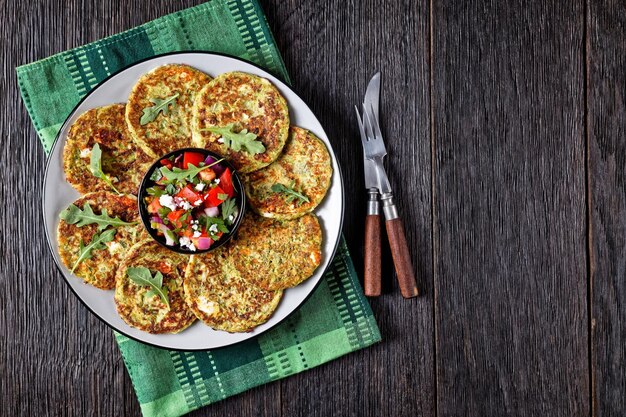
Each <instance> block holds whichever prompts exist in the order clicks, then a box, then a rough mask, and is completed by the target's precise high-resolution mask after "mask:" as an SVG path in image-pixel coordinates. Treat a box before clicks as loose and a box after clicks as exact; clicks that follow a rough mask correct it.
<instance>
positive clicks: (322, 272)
mask: <svg viewBox="0 0 626 417" xmlns="http://www.w3.org/2000/svg"><path fill="white" fill-rule="evenodd" d="M177 55H204V56H206V57H210V56H219V57H224V58H227V59H232V60H235V61H240V62H242V63H244V64H246V65H251V66H253V67H255V68H256V69H257V70H259V71H261V72H262V73H265V76H266V77H268V78H270V79H271V80H270V81H272V83H274V84H278V86H279V87H280V88H281V89H286V90H289V91H290V92H291V93H292V94H294V95H295V96H296V97H298V98H299V99H300V100H301V101H302V102H303V103H304V105H305V106H306V109H307V110H308V111H309V112H310V114H311V115H312V116H313V117H314V118H315V120H316V121H317V123H318V124H319V125H320V128H321V129H322V132H321V133H322V134H323V136H324V137H325V138H326V140H325V141H324V143H325V145H326V146H327V147H328V150H329V153H330V155H331V159H332V162H334V165H335V166H334V167H333V168H334V170H333V171H334V172H333V176H335V174H336V178H335V179H334V180H338V182H339V188H340V199H341V211H340V214H339V226H338V233H337V239H336V241H335V242H334V245H333V248H332V250H331V251H330V253H329V256H328V261H327V263H326V265H325V267H324V269H323V270H318V271H315V275H317V274H318V272H319V277H318V278H317V282H316V283H315V285H314V286H313V287H311V289H310V290H309V292H308V294H307V295H306V296H305V297H304V298H303V299H302V300H301V301H300V302H299V304H298V305H297V306H295V307H294V308H293V309H292V310H291V311H290V312H289V313H287V314H286V315H285V316H284V317H282V318H281V319H279V320H277V321H276V323H273V324H272V325H271V326H268V327H267V328H265V329H263V330H262V331H260V332H258V333H255V334H251V335H250V337H247V338H245V339H242V340H238V341H235V342H233V343H227V344H223V345H218V346H206V347H198V348H190V347H182V348H181V347H176V346H172V345H160V344H158V343H154V342H150V341H146V340H141V339H140V338H138V337H136V336H133V335H131V334H129V333H128V332H127V331H124V330H122V329H120V328H118V327H116V326H115V325H114V324H112V323H110V322H109V321H107V319H105V318H104V317H102V316H101V315H100V314H98V313H97V312H96V311H95V310H94V308H92V306H90V305H89V303H88V302H87V300H85V299H84V298H83V297H81V296H80V295H79V294H78V292H77V291H76V290H75V289H74V287H73V285H72V284H71V283H70V279H79V278H77V277H75V276H68V275H66V273H65V272H64V266H62V265H61V264H60V263H59V262H60V261H59V259H58V256H56V254H55V251H54V243H53V239H52V237H51V236H50V233H49V227H48V226H49V225H48V222H47V219H46V192H45V189H46V184H47V181H48V173H49V169H50V165H51V163H52V160H53V158H52V157H51V156H52V155H53V154H54V153H55V150H56V148H57V146H59V143H60V139H61V136H62V134H63V132H64V131H65V130H67V128H68V124H69V123H70V120H71V119H72V118H73V117H74V116H75V114H76V112H77V111H78V109H79V108H80V107H81V105H82V104H83V103H84V102H85V101H86V100H88V99H89V97H90V96H91V95H92V94H93V93H94V92H95V91H96V90H98V89H99V88H101V87H102V86H103V85H105V84H106V82H107V81H109V80H110V79H112V78H114V77H115V76H117V75H120V74H121V73H122V72H124V71H127V70H129V69H131V68H133V67H135V66H138V65H140V64H145V63H147V62H149V61H153V60H158V59H161V58H165V57H172V56H177ZM180 63H182V64H184V62H180ZM216 75H217V74H216ZM115 103H116V102H112V103H110V104H115ZM290 118H291V116H290ZM303 127H304V128H306V127H305V126H303ZM46 158H47V161H46V168H45V173H44V178H43V181H42V185H41V195H42V205H41V208H42V215H43V222H44V232H45V234H46V242H47V246H48V249H49V250H50V254H51V255H52V259H53V260H54V264H55V267H56V269H57V271H58V272H59V273H60V275H61V276H62V277H63V280H64V281H65V283H66V285H67V286H68V287H69V288H70V290H71V291H72V293H73V294H74V296H75V297H76V298H77V299H78V300H79V301H80V302H81V304H83V305H84V306H85V307H86V308H87V310H88V311H89V312H90V313H91V314H93V315H94V316H95V317H97V318H98V319H99V320H100V321H102V322H103V323H104V324H105V325H107V326H108V327H109V328H111V329H112V330H114V331H115V332H117V333H120V334H121V335H123V336H125V337H127V338H129V339H132V340H134V341H137V342H139V343H143V344H146V345H148V346H152V347H156V348H160V349H168V350H173V351H189V352H194V351H206V350H219V349H225V348H228V347H233V346H236V345H238V344H241V343H245V342H249V341H250V340H253V339H256V338H257V337H259V336H261V335H262V334H264V333H266V332H268V331H270V330H272V329H275V328H276V327H277V326H279V325H280V324H282V323H284V322H285V321H286V320H288V319H289V318H290V317H291V316H292V315H293V314H294V313H296V312H297V311H298V310H299V309H300V308H301V307H302V306H303V305H304V304H305V303H306V302H307V301H308V300H309V299H310V298H311V296H312V295H313V293H314V292H315V291H316V290H317V288H318V287H319V285H320V283H321V282H322V279H323V277H324V275H325V274H326V272H327V271H328V270H329V269H330V268H331V266H332V263H333V259H334V257H335V255H336V253H337V250H338V248H339V244H340V242H341V239H342V233H341V232H342V230H343V222H344V213H345V188H344V182H343V175H342V172H341V166H340V164H339V159H338V158H337V155H336V154H335V151H334V148H333V147H332V144H331V143H330V140H329V139H328V135H326V132H325V130H324V128H323V126H322V125H321V123H320V122H319V119H318V118H317V116H316V115H315V113H313V110H311V108H310V107H309V105H308V104H307V103H306V101H304V99H302V97H300V95H299V94H298V93H297V92H296V91H294V90H293V88H292V87H291V86H290V85H288V84H287V83H286V82H284V81H282V80H281V79H280V78H278V76H276V75H274V74H273V73H271V72H269V71H268V70H266V69H265V68H263V67H261V66H259V65H258V64H256V63H254V62H251V61H248V60H246V59H242V58H239V57H236V56H233V55H229V54H225V53H220V52H213V51H173V52H167V53H163V54H158V55H154V56H150V57H147V58H144V59H141V60H139V61H136V62H134V63H132V64H130V65H127V66H125V67H124V68H120V69H119V70H117V71H115V72H113V73H111V74H110V75H108V76H107V77H106V78H104V79H103V80H102V81H100V82H99V83H98V84H97V85H96V86H94V87H93V88H92V89H91V90H90V91H89V92H87V93H86V94H85V95H84V96H83V97H82V98H81V99H80V100H79V101H78V102H77V103H76V105H75V106H74V107H73V108H72V110H71V111H70V112H69V114H68V116H67V117H66V119H65V121H64V122H63V123H62V124H61V126H60V128H59V131H58V133H57V134H56V136H55V138H54V142H53V143H52V146H51V147H50V152H49V153H48V154H47V155H46ZM334 180H333V181H334ZM103 291H104V290H103ZM108 291H110V290H108ZM283 297H284V295H283ZM281 302H282V300H281ZM269 321H271V318H270V320H268V322H269Z"/></svg>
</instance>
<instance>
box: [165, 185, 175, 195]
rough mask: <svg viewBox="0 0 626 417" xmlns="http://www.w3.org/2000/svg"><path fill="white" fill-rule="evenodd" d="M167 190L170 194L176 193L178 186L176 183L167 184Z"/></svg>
mask: <svg viewBox="0 0 626 417" xmlns="http://www.w3.org/2000/svg"><path fill="white" fill-rule="evenodd" d="M165 192H166V193H168V194H169V195H174V194H176V186H175V185H174V184H167V185H166V186H165Z"/></svg>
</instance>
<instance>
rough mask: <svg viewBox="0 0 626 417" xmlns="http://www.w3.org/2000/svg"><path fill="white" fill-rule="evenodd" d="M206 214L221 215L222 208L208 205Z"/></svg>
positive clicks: (211, 215) (210, 215)
mask: <svg viewBox="0 0 626 417" xmlns="http://www.w3.org/2000/svg"><path fill="white" fill-rule="evenodd" d="M204 214H206V215H207V216H209V217H217V216H219V215H220V209H219V208H217V207H207V208H205V209H204Z"/></svg>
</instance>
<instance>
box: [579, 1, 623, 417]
mask: <svg viewBox="0 0 626 417" xmlns="http://www.w3.org/2000/svg"><path fill="white" fill-rule="evenodd" d="M625 22H626V9H625V8H624V3H623V2H619V1H604V2H589V4H588V20H587V23H588V27H587V33H588V44H587V45H588V54H587V62H588V89H587V91H588V107H587V108H588V118H587V121H588V132H589V190H590V210H591V230H590V239H591V244H590V248H591V279H592V283H591V288H592V292H591V294H592V295H591V317H592V333H591V335H592V348H591V354H592V370H593V415H594V416H598V417H601V416H610V415H618V414H620V413H623V412H624V410H626V374H625V373H624V363H626V343H625V342H624V341H625V339H626V328H625V327H624V326H625V323H626V309H625V308H624V300H625V299H626V270H625V268H624V254H625V253H626V176H625V175H624V163H625V162H626V125H625V124H624V120H626V108H625V106H626V97H625V92H626V72H625V69H626V32H624V28H625Z"/></svg>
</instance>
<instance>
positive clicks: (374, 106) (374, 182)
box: [355, 73, 419, 298]
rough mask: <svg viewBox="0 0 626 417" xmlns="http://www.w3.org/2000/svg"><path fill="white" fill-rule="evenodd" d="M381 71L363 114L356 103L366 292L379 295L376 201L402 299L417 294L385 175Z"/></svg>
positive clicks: (407, 250) (374, 77)
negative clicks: (365, 208)
mask: <svg viewBox="0 0 626 417" xmlns="http://www.w3.org/2000/svg"><path fill="white" fill-rule="evenodd" d="M379 97H380V73H376V74H375V75H374V76H373V77H372V79H371V80H370V82H369V84H368V87H367V91H366V94H365V100H364V103H363V116H362V117H361V114H359V109H358V108H357V107H356V106H355V110H356V115H357V121H358V124H359V131H360V133H361V143H362V145H363V154H364V171H365V186H366V188H367V189H368V195H369V198H368V211H367V217H366V223H365V239H366V240H365V281H364V282H365V285H364V287H365V294H366V295H368V296H377V295H380V221H379V216H380V214H379V212H380V210H379V202H378V197H379V196H380V201H381V202H382V206H383V214H384V216H385V226H386V229H387V237H388V239H389V245H390V247H391V254H392V256H393V263H394V266H395V269H396V275H397V276H398V283H399V285H400V291H401V292H402V296H403V297H405V298H411V297H415V296H417V295H418V294H419V292H418V290H417V285H416V282H415V275H414V273H413V265H412V263H411V255H410V253H409V249H408V245H407V242H406V237H405V235H404V227H403V226H402V220H400V216H399V215H398V209H397V208H396V205H395V202H394V199H393V193H392V190H391V184H390V183H389V179H388V178H387V173H386V172H385V167H384V165H383V158H384V157H385V155H387V149H386V148H385V143H384V141H383V136H382V133H381V131H380V125H379V123H378V114H379V113H378V102H379Z"/></svg>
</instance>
